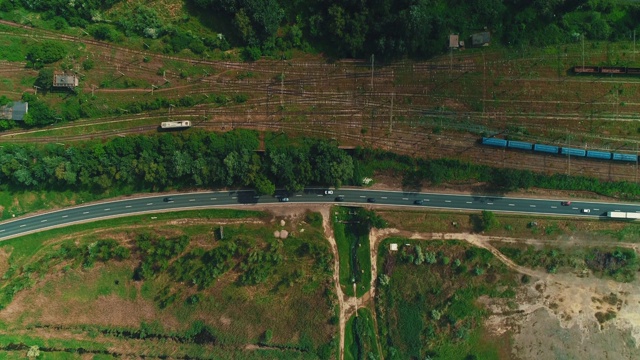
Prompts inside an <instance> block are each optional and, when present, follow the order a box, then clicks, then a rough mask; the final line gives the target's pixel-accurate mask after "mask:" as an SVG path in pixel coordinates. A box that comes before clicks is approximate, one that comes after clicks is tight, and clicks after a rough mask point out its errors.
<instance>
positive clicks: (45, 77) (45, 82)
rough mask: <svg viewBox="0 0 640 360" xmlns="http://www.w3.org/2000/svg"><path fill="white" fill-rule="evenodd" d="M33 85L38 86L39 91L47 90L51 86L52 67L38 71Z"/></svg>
mask: <svg viewBox="0 0 640 360" xmlns="http://www.w3.org/2000/svg"><path fill="white" fill-rule="evenodd" d="M34 85H35V86H37V87H39V88H40V90H41V91H44V92H46V91H49V90H51V88H52V87H53V69H51V68H44V69H41V70H40V71H39V72H38V77H37V78H36V81H35V82H34Z"/></svg>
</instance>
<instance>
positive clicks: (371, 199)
mask: <svg viewBox="0 0 640 360" xmlns="http://www.w3.org/2000/svg"><path fill="white" fill-rule="evenodd" d="M367 202H370V203H374V202H376V198H368V199H367Z"/></svg>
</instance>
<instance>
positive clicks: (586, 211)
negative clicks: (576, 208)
mask: <svg viewBox="0 0 640 360" xmlns="http://www.w3.org/2000/svg"><path fill="white" fill-rule="evenodd" d="M590 212H591V209H582V213H583V214H588V213H590Z"/></svg>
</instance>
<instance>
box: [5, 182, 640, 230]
mask: <svg viewBox="0 0 640 360" xmlns="http://www.w3.org/2000/svg"><path fill="white" fill-rule="evenodd" d="M325 190H326V189H325V188H309V189H306V190H305V191H304V192H302V193H297V194H287V193H284V192H282V191H277V192H276V194H275V195H274V196H256V194H255V192H253V191H251V190H242V191H218V192H198V193H180V194H170V195H156V196H148V197H137V198H131V199H123V200H116V201H107V202H99V203H92V204H87V205H80V206H74V207H69V208H65V209H61V210H55V211H51V212H46V213H42V214H38V215H32V216H29V215H26V216H24V217H18V218H15V219H11V220H7V221H4V222H1V223H0V240H7V239H10V238H15V237H18V236H22V235H26V234H30V233H35V232H39V231H43V230H47V229H52V228H58V227H64V226H67V225H70V224H75V223H82V222H89V221H95V220H99V219H105V218H110V217H122V216H128V215H135V214H144V213H154V212H155V213H157V212H166V211H172V210H188V209H198V208H212V207H225V206H230V205H234V206H235V205H245V206H246V207H247V210H250V209H251V206H252V205H255V204H274V205H275V204H279V205H278V206H286V204H289V203H336V204H343V205H363V204H367V203H369V201H370V200H371V199H375V203H371V204H370V205H376V206H384V205H392V206H406V207H408V208H413V209H420V208H423V209H427V208H430V209H434V208H438V209H456V210H471V211H473V210H491V211H495V212H513V213H525V214H527V213H528V214H532V215H561V216H576V217H587V218H593V219H597V218H599V217H603V216H606V213H607V212H609V211H624V212H640V204H622V203H605V202H589V201H572V202H571V204H570V205H568V206H563V205H561V200H564V199H558V200H548V199H530V198H507V197H500V196H486V195H452V194H441V193H414V192H402V191H378V190H367V189H339V190H334V194H333V195H325V194H324V191H325ZM340 196H341V197H343V201H338V200H337V197H340ZM283 197H286V198H288V202H281V201H280V200H282V198H283ZM416 200H422V204H421V205H418V204H416V203H415V201H416ZM583 209H589V210H590V212H589V213H583V212H582V210H583ZM532 219H533V217H532Z"/></svg>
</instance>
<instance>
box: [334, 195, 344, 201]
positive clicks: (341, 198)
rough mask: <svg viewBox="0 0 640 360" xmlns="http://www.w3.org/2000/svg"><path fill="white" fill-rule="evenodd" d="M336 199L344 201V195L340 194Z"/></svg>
mask: <svg viewBox="0 0 640 360" xmlns="http://www.w3.org/2000/svg"><path fill="white" fill-rule="evenodd" d="M336 201H344V196H342V195H340V196H338V197H337V198H336Z"/></svg>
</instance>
